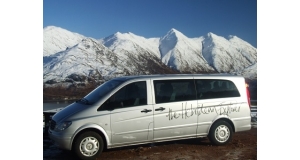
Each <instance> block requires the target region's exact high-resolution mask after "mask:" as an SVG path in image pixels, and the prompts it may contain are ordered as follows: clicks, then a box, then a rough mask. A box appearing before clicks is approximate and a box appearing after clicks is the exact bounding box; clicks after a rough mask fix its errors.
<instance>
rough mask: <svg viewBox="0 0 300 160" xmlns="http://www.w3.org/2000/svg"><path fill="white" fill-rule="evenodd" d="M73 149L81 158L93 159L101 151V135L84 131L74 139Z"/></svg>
mask: <svg viewBox="0 0 300 160" xmlns="http://www.w3.org/2000/svg"><path fill="white" fill-rule="evenodd" d="M74 151H75V153H76V154H77V156H78V157H79V158H81V159H86V160H88V159H95V158H97V157H98V156H99V155H100V154H101V152H102V151H103V140H102V137H101V136H100V135H99V134H97V133H95V132H92V131H88V132H84V133H82V134H80V135H79V137H78V138H77V139H76V141H75V143H74Z"/></svg>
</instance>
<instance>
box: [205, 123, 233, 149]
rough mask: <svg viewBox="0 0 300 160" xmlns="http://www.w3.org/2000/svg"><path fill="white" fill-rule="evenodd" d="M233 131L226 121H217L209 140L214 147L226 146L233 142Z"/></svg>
mask: <svg viewBox="0 0 300 160" xmlns="http://www.w3.org/2000/svg"><path fill="white" fill-rule="evenodd" d="M232 135H233V130H232V127H231V125H230V124H229V123H228V122H226V121H217V122H216V123H214V124H213V125H212V127H211V128H210V131H209V135H208V138H209V140H210V142H211V143H212V144H214V145H225V144H227V143H228V142H230V141H231V139H232Z"/></svg>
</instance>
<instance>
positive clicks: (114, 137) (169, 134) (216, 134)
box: [48, 74, 251, 159]
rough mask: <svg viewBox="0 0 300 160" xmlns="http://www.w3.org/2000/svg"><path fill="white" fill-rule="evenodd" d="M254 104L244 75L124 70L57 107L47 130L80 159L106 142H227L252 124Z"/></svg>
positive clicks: (92, 154)
mask: <svg viewBox="0 0 300 160" xmlns="http://www.w3.org/2000/svg"><path fill="white" fill-rule="evenodd" d="M250 106H251V105H250V96H249V90H248V86H247V84H246V82H245V79H244V77H242V76H233V75H228V74H178V75H143V76H125V77H119V78H114V79H112V80H110V81H107V82H105V83H104V84H102V85H100V86H99V87H97V88H96V89H94V90H93V91H92V92H90V93H89V94H88V95H86V96H85V97H84V98H82V99H81V100H78V101H76V102H74V103H72V104H70V105H69V106H67V107H66V108H64V109H63V110H61V111H59V112H57V113H56V114H55V115H54V116H53V117H52V120H51V122H50V127H49V130H48V133H49V137H50V138H51V139H52V140H53V141H54V142H55V143H56V144H57V145H58V146H59V147H60V148H62V149H66V150H74V151H75V153H76V154H77V155H78V156H79V157H80V158H81V159H95V158H96V157H97V156H98V155H99V154H100V153H101V152H102V150H103V148H104V147H106V148H115V147H121V146H129V145H137V144H145V143H154V142H162V141H170V140H179V139H187V138H198V137H208V138H209V140H210V141H211V143H213V144H215V145H224V144H226V143H228V142H229V141H230V140H231V139H232V136H233V133H234V132H240V131H246V130H250V129H251V115H250Z"/></svg>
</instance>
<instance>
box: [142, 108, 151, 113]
mask: <svg viewBox="0 0 300 160" xmlns="http://www.w3.org/2000/svg"><path fill="white" fill-rule="evenodd" d="M151 111H152V110H151V109H149V110H148V109H144V110H142V111H141V112H145V113H147V112H151Z"/></svg>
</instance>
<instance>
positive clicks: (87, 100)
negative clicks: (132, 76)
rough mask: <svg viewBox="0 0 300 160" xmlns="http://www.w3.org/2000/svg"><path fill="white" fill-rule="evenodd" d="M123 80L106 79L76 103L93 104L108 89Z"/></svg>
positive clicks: (108, 90) (111, 88)
mask: <svg viewBox="0 0 300 160" xmlns="http://www.w3.org/2000/svg"><path fill="white" fill-rule="evenodd" d="M123 82H124V81H123V80H110V81H107V82H105V83H103V84H102V85H100V86H99V87H97V88H96V89H94V90H93V91H92V92H90V93H89V94H88V95H86V96H85V97H84V98H82V99H81V100H79V101H77V103H83V104H89V105H90V104H94V103H95V102H97V101H98V100H100V98H102V97H103V96H105V95H106V94H107V93H109V92H110V91H112V90H113V89H115V88H116V87H118V86H119V85H120V84H122V83H123Z"/></svg>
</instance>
